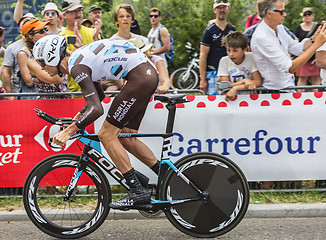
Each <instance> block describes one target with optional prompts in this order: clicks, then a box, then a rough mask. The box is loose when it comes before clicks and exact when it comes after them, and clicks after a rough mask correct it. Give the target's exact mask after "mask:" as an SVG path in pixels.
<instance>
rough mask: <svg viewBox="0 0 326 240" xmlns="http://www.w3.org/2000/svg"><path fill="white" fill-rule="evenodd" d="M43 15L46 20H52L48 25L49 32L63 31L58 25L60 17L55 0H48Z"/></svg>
mask: <svg viewBox="0 0 326 240" xmlns="http://www.w3.org/2000/svg"><path fill="white" fill-rule="evenodd" d="M42 15H43V21H44V22H50V24H49V25H48V34H58V33H59V32H60V31H61V30H60V29H59V27H58V21H59V18H60V11H59V9H58V6H57V5H55V4H54V3H53V2H48V3H47V4H46V5H45V7H44V9H43V11H42Z"/></svg>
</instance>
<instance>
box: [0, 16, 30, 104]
mask: <svg viewBox="0 0 326 240" xmlns="http://www.w3.org/2000/svg"><path fill="white" fill-rule="evenodd" d="M32 17H33V14H30V13H28V14H25V15H24V16H23V17H22V18H21V19H20V20H18V27H19V31H20V32H21V28H22V25H23V23H24V22H25V21H28V20H30V19H31V18H32ZM24 46H25V37H24V36H23V37H22V38H21V39H20V40H17V41H15V42H14V43H12V44H10V45H9V46H8V47H7V49H6V52H5V54H4V57H3V63H2V77H3V79H2V80H3V88H4V90H5V92H6V93H18V92H19V77H18V72H19V66H18V60H17V53H18V51H19V50H20V49H21V48H23V47H24ZM6 99H8V100H14V99H15V97H13V96H12V97H6Z"/></svg>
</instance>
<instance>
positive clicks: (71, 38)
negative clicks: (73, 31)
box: [67, 36, 76, 44]
mask: <svg viewBox="0 0 326 240" xmlns="http://www.w3.org/2000/svg"><path fill="white" fill-rule="evenodd" d="M67 43H68V44H76V37H75V36H68V37H67Z"/></svg>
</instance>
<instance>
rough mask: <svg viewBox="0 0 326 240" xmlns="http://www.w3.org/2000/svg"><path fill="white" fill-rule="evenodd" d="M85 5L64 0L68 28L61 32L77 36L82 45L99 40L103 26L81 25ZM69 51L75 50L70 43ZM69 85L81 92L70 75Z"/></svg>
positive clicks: (73, 0)
mask: <svg viewBox="0 0 326 240" xmlns="http://www.w3.org/2000/svg"><path fill="white" fill-rule="evenodd" d="M83 8H84V7H83V5H82V4H81V2H80V1H79V0H64V1H63V2H62V12H63V16H64V18H65V19H66V23H67V25H66V28H65V29H64V30H62V31H61V32H60V35H64V36H72V35H74V36H76V37H77V38H78V39H79V40H80V41H82V45H83V46H84V45H87V44H89V43H91V42H93V41H97V40H99V38H100V37H99V32H100V30H101V27H102V24H101V23H102V22H101V23H100V24H99V23H96V24H95V26H94V28H87V27H85V26H82V25H81V22H82V20H83ZM67 49H68V50H69V51H74V50H75V47H74V46H73V45H70V46H69V47H68V48H67ZM68 86H69V89H70V92H80V91H81V89H80V87H79V85H78V84H77V83H76V82H75V80H74V79H73V78H72V77H71V76H70V75H69V76H68Z"/></svg>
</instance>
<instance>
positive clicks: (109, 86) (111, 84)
mask: <svg viewBox="0 0 326 240" xmlns="http://www.w3.org/2000/svg"><path fill="white" fill-rule="evenodd" d="M101 87H102V89H103V91H105V92H106V91H108V92H113V91H119V86H118V84H117V83H116V81H114V80H104V81H102V82H101ZM114 95H115V94H112V93H110V94H105V96H106V97H114Z"/></svg>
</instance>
